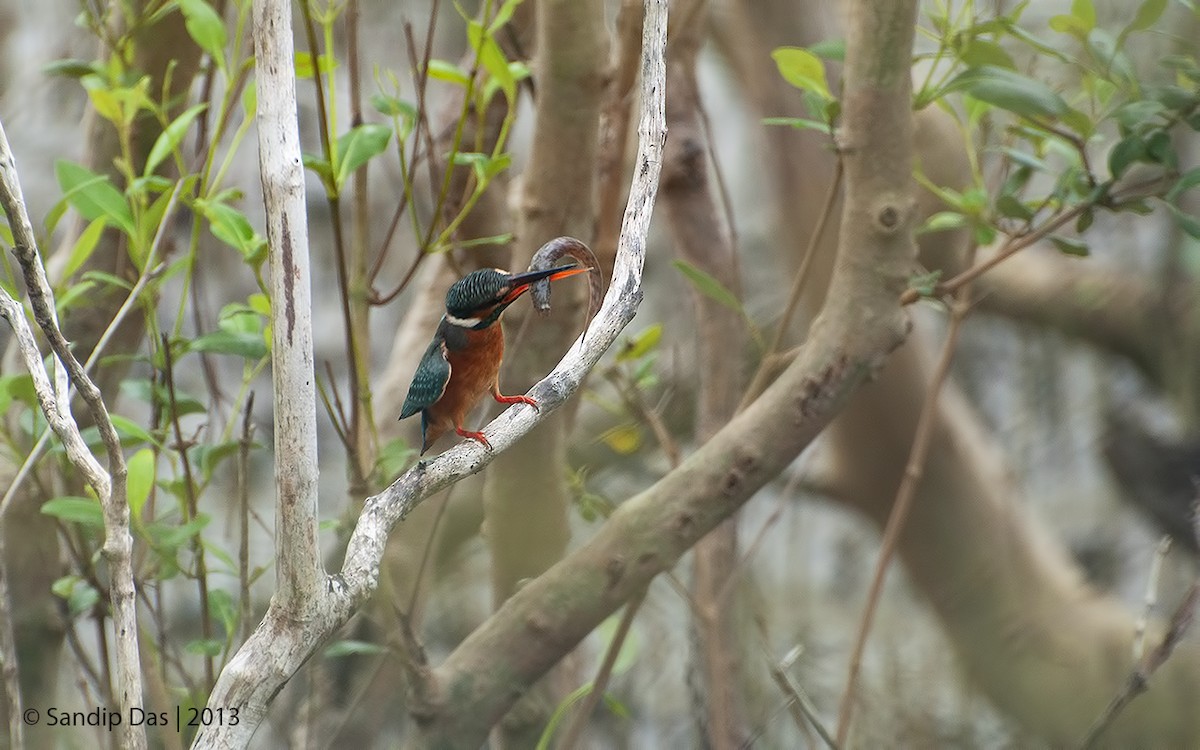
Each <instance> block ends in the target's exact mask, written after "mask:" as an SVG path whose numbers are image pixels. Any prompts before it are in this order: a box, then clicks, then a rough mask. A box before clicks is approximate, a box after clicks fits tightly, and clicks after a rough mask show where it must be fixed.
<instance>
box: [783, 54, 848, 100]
mask: <svg viewBox="0 0 1200 750" xmlns="http://www.w3.org/2000/svg"><path fill="white" fill-rule="evenodd" d="M771 57H772V58H773V59H774V60H775V66H776V67H777V68H779V74H780V75H782V76H783V79H784V80H785V81H787V82H788V83H790V84H792V85H793V86H795V87H796V88H798V89H804V90H806V91H811V92H813V93H814V94H817V95H818V96H820V97H821V98H823V99H832V98H833V95H832V94H830V93H829V84H828V83H826V82H825V63H823V62H821V58H819V57H817V56H816V55H814V54H813V53H812V52H809V51H808V50H806V49H804V48H802V47H778V48H776V49H775V50H774V51H772V52H771Z"/></svg>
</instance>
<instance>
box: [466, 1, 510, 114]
mask: <svg viewBox="0 0 1200 750" xmlns="http://www.w3.org/2000/svg"><path fill="white" fill-rule="evenodd" d="M467 41H468V42H470V44H471V49H473V50H475V55H476V57H477V58H478V60H479V64H480V65H481V66H482V67H483V69H484V70H486V71H487V72H488V75H490V76H491V77H492V80H494V81H495V82H496V85H498V86H499V87H500V89H501V90H502V91H504V96H505V98H507V99H508V100H509V101H510V102H511V101H513V99H514V98H516V95H517V82H516V80H515V79H514V78H513V75H512V71H511V70H509V69H508V58H506V57H505V56H504V51H503V50H501V49H500V45H499V44H497V43H496V40H495V39H494V38H493V37H492V36H491V35H490V34H484V32H483V26H482V25H481V24H479V23H478V22H477V21H469V22H468V23H467Z"/></svg>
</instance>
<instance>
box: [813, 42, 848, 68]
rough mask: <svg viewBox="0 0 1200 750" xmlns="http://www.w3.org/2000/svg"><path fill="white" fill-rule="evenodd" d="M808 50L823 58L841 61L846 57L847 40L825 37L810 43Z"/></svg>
mask: <svg viewBox="0 0 1200 750" xmlns="http://www.w3.org/2000/svg"><path fill="white" fill-rule="evenodd" d="M808 51H809V52H811V53H813V54H814V55H816V56H817V57H819V58H821V59H822V60H836V61H837V62H841V61H843V60H845V59H846V40H845V39H823V40H821V41H819V42H817V43H816V44H810V45H808Z"/></svg>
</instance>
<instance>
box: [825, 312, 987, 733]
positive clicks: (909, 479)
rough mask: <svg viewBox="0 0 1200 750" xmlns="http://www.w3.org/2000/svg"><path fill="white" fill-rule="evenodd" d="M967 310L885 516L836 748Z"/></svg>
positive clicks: (952, 334)
mask: <svg viewBox="0 0 1200 750" xmlns="http://www.w3.org/2000/svg"><path fill="white" fill-rule="evenodd" d="M969 310H970V308H969V306H968V304H967V302H966V299H965V290H963V291H960V292H959V298H958V299H957V300H956V301H955V302H954V303H953V304H952V305H951V308H950V327H949V329H948V330H947V331H946V341H945V343H943V344H942V353H941V356H940V357H939V359H938V363H937V367H936V369H935V370H934V373H933V378H932V379H931V380H930V382H929V389H928V391H927V393H926V396H925V403H924V404H923V405H922V407H921V414H920V416H918V417H917V428H916V434H915V435H914V436H913V445H912V450H911V452H910V453H909V457H908V463H907V465H906V466H905V468H904V478H903V479H902V480H901V482H900V488H899V489H898V490H897V491H896V501H895V502H894V503H893V505H892V511H891V513H890V514H889V515H888V521H887V526H886V528H885V529H884V532H883V541H882V542H881V544H880V549H879V560H878V562H877V563H876V564H875V572H874V574H873V576H872V578H871V588H870V589H869V591H868V592H867V602H866V605H865V607H864V608H863V613H862V618H861V619H860V621H859V626H858V634H857V636H856V637H855V640H854V650H853V652H852V653H851V656H850V666H849V670H848V674H847V676H846V692H845V694H844V695H843V696H842V706H841V709H840V711H839V712H838V727H837V744H838V745H845V744H846V739H847V737H848V736H849V734H850V718H851V716H852V715H853V712H854V704H855V702H856V690H857V687H858V675H859V671H860V669H861V667H862V657H863V652H864V651H865V650H866V645H867V637H868V636H869V635H870V632H871V625H872V623H873V622H874V619H875V610H876V608H877V607H878V606H879V598H880V594H881V593H882V592H883V582H884V580H885V578H886V576H887V571H888V567H889V565H890V564H891V561H892V557H893V556H894V555H895V552H896V545H897V543H898V542H899V540H900V534H901V533H902V532H903V530H904V523H905V521H907V520H908V513H909V509H910V508H911V507H912V502H913V498H915V497H916V494H917V487H918V486H919V485H920V482H921V476H922V474H923V472H924V467H925V459H926V457H927V456H928V455H929V446H930V445H931V443H932V442H933V431H934V425H935V424H936V423H937V419H936V417H937V410H938V397H939V395H940V394H941V392H942V387H943V386H944V385H945V383H946V380H947V379H948V378H949V376H950V364H951V363H952V362H953V361H954V351H955V349H956V348H957V346H958V335H959V332H960V329H961V328H962V323H963V320H964V319H965V318H966V316H967V313H968V312H969Z"/></svg>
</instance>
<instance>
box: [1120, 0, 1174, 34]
mask: <svg viewBox="0 0 1200 750" xmlns="http://www.w3.org/2000/svg"><path fill="white" fill-rule="evenodd" d="M1166 9H1167V0H1144V1H1143V2H1142V4H1141V5H1139V6H1138V9H1137V13H1135V14H1134V15H1133V23H1131V24H1129V28H1128V29H1127V32H1128V31H1143V30H1145V29H1148V28H1150V27H1151V26H1153V25H1154V24H1155V23H1157V22H1158V19H1159V18H1161V17H1162V14H1163V11H1165V10H1166Z"/></svg>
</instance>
